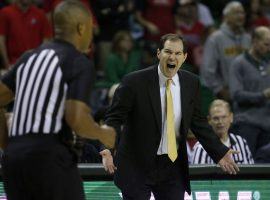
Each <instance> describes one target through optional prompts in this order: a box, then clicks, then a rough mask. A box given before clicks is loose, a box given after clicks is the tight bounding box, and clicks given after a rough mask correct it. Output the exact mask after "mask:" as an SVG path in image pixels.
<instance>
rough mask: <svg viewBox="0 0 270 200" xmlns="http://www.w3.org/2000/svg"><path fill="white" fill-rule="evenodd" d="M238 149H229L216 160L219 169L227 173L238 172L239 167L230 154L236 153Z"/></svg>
mask: <svg viewBox="0 0 270 200" xmlns="http://www.w3.org/2000/svg"><path fill="white" fill-rule="evenodd" d="M238 153H239V151H235V150H232V149H230V150H229V151H228V152H227V153H226V154H225V156H223V158H222V159H221V160H220V161H219V162H218V165H219V166H220V167H221V169H222V170H223V171H224V172H226V173H228V174H237V172H239V168H238V166H237V164H236V163H235V162H234V160H233V159H232V154H238Z"/></svg>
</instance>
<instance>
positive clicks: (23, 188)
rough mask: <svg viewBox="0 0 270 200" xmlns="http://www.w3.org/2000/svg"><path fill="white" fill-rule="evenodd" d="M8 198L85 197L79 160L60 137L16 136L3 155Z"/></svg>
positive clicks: (79, 199)
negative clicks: (76, 160)
mask: <svg viewBox="0 0 270 200" xmlns="http://www.w3.org/2000/svg"><path fill="white" fill-rule="evenodd" d="M2 172H3V181H4V189H5V192H6V194H7V198H8V200H84V199H85V197H84V192H83V185H82V180H81V178H80V176H79V172H78V169H77V163H76V162H75V159H74V156H73V155H72V154H71V153H70V151H69V150H68V148H67V147H66V146H64V145H63V144H62V143H61V142H60V141H59V140H58V138H57V137H55V136H50V135H39V134H38V135H34V134H31V135H27V136H20V137H16V138H12V139H10V141H9V144H8V147H7V148H6V150H5V151H4V154H3V157H2Z"/></svg>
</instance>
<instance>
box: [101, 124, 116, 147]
mask: <svg viewBox="0 0 270 200" xmlns="http://www.w3.org/2000/svg"><path fill="white" fill-rule="evenodd" d="M101 129H102V130H103V133H104V134H103V136H102V137H101V139H100V142H102V143H103V144H104V146H106V147H107V148H108V149H113V148H114V145H115V138H116V132H115V130H114V128H112V127H110V126H107V125H106V124H104V125H102V126H101Z"/></svg>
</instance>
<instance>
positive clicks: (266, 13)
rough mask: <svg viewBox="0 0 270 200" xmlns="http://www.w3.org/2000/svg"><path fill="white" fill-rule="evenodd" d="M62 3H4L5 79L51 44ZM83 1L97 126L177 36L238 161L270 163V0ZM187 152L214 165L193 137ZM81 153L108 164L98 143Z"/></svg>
mask: <svg viewBox="0 0 270 200" xmlns="http://www.w3.org/2000/svg"><path fill="white" fill-rule="evenodd" d="M61 1H62V0H2V1H0V68H1V73H5V72H6V71H7V70H9V69H10V68H12V66H13V65H14V63H15V62H16V61H17V60H18V59H19V57H20V56H21V55H22V54H23V53H25V52H26V51H29V50H31V49H33V48H35V47H37V46H39V45H40V44H41V43H43V42H46V41H47V40H50V39H51V38H52V36H53V34H54V33H53V30H52V28H51V27H52V23H53V21H52V18H51V14H52V13H53V10H54V8H55V6H56V5H57V4H58V3H60V2H61ZM78 1H79V0H78ZM80 1H82V2H83V3H84V4H85V6H86V7H87V8H88V9H89V10H90V11H91V13H92V15H93V24H94V45H92V46H90V47H89V51H88V52H85V54H86V56H88V57H89V58H90V59H91V60H92V61H93V62H94V64H95V67H96V75H97V81H96V88H95V89H94V91H93V93H92V95H91V98H90V99H89V104H90V105H91V108H92V110H93V113H92V114H93V115H94V116H96V120H97V122H98V123H102V116H104V113H105V112H106V108H107V106H109V104H110V99H111V98H112V95H113V91H114V90H115V88H116V86H117V85H118V83H119V82H120V80H121V79H122V78H123V76H124V75H125V74H127V73H130V72H132V71H135V70H139V69H143V68H145V67H148V66H151V65H153V64H155V63H156V62H157V59H156V50H157V48H158V43H157V42H158V40H159V38H160V37H161V36H162V35H164V34H166V33H178V34H180V35H182V36H183V38H184V39H185V42H186V44H187V46H188V58H187V60H186V63H185V64H184V66H183V68H184V69H185V70H188V71H190V72H192V73H195V74H197V75H198V76H200V80H201V84H202V87H201V94H202V110H203V111H204V114H205V115H206V116H208V120H209V125H210V126H212V128H213V130H214V132H215V133H216V134H217V135H218V136H219V137H220V139H221V141H222V142H223V143H224V144H225V145H227V146H230V147H231V148H233V149H234V150H237V151H239V152H240V153H239V154H238V155H235V157H234V160H235V161H236V162H237V163H239V164H253V163H269V162H270V30H269V28H270V0H239V1H229V0H219V1H210V0H80ZM70 20H72V19H70ZM100 116H101V117H100ZM187 146H188V152H189V156H190V159H189V161H190V163H192V164H206V163H207V164H213V161H212V160H211V158H210V157H209V156H208V155H207V153H206V152H205V151H204V149H203V148H202V146H201V145H200V143H199V142H197V140H196V138H194V136H193V134H192V133H191V132H190V136H189V137H188V141H187ZM76 147H78V149H80V151H79V154H80V155H81V156H80V161H81V162H101V158H100V156H99V152H100V151H102V150H103V149H104V147H103V145H102V144H101V143H99V142H98V141H89V140H83V139H78V142H77V144H76Z"/></svg>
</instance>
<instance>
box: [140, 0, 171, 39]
mask: <svg viewBox="0 0 270 200" xmlns="http://www.w3.org/2000/svg"><path fill="white" fill-rule="evenodd" d="M135 2H136V4H135V5H136V7H135V16H136V19H137V20H138V22H139V23H140V24H141V25H142V26H143V27H144V28H145V36H144V39H145V40H147V41H155V42H158V41H159V39H160V37H161V36H162V35H164V34H167V33H172V32H174V23H173V22H174V18H173V8H174V6H175V4H176V0H163V1H156V0H136V1H135Z"/></svg>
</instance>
